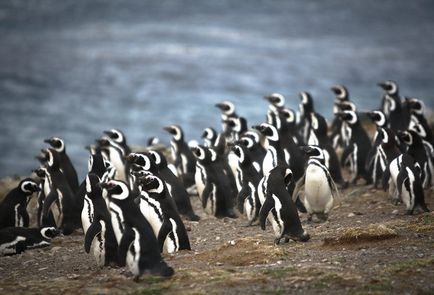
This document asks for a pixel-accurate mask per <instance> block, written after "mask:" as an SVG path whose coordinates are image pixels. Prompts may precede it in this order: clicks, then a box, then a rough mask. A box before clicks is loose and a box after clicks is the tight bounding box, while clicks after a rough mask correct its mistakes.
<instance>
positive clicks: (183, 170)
mask: <svg viewBox="0 0 434 295" xmlns="http://www.w3.org/2000/svg"><path fill="white" fill-rule="evenodd" d="M164 130H166V131H167V132H169V133H170V134H172V135H173V136H172V140H171V141H170V145H171V151H172V158H173V162H174V165H175V167H176V169H177V171H178V173H177V174H178V175H179V177H180V178H181V179H182V181H183V183H184V186H185V188H186V189H187V190H188V189H189V188H190V187H192V186H193V185H194V173H195V170H196V159H195V157H194V156H193V153H192V151H191V149H190V147H189V146H188V144H187V143H186V142H185V139H184V132H183V131H182V129H181V127H179V126H178V125H169V126H166V127H164Z"/></svg>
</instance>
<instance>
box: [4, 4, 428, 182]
mask: <svg viewBox="0 0 434 295" xmlns="http://www.w3.org/2000/svg"><path fill="white" fill-rule="evenodd" d="M433 8H434V2H432V1H428V0H427V1H421V0H420V1H392V0H387V1H374V0H368V1H357V0H351V1H337V0H332V1H265V0H264V1H260V0H254V1H207V2H205V1H186V0H183V1H174V0H173V1H142V0H137V1H80V0H79V1H57V0H40V1H27V0H20V1H2V2H0V120H1V121H0V147H1V151H0V176H5V175H12V174H18V175H22V174H28V173H29V171H30V170H31V169H32V168H34V167H36V166H37V162H36V161H35V160H34V159H33V157H34V156H35V155H36V154H37V153H38V151H39V149H40V148H41V147H43V146H44V144H43V142H42V140H43V139H44V138H47V137H50V136H53V135H57V136H61V137H63V138H64V139H65V140H66V143H67V150H68V153H69V154H70V156H71V157H72V159H73V162H74V163H75V165H76V166H77V168H78V171H79V175H80V176H81V177H83V176H84V173H85V167H86V161H87V151H85V150H84V149H83V147H84V146H85V145H87V144H89V143H92V142H93V141H94V139H95V138H97V137H98V136H100V134H101V131H102V130H104V129H107V128H120V129H122V130H123V131H124V132H125V133H126V135H127V137H128V140H129V143H131V144H144V143H145V140H146V139H147V138H148V137H150V136H153V135H156V136H159V137H161V138H162V139H163V141H165V142H168V140H169V136H168V135H167V134H165V133H164V131H163V130H162V127H163V126H164V125H167V124H170V123H177V124H180V125H181V126H182V127H183V128H184V129H185V133H186V136H187V138H188V139H193V138H196V139H198V138H199V136H200V134H201V131H202V129H203V128H205V127H207V126H214V127H219V126H220V124H219V115H218V113H217V111H216V109H215V108H214V107H213V104H214V103H216V102H218V101H220V100H223V99H229V100H232V101H233V102H234V103H235V104H236V106H237V112H238V113H239V114H241V115H243V116H245V117H246V118H247V119H248V120H249V122H250V123H251V124H253V123H258V122H261V121H262V120H263V118H264V114H265V112H266V103H265V101H264V100H263V99H262V96H263V95H264V94H267V93H271V92H281V93H283V94H284V95H285V96H286V98H287V105H288V106H290V107H293V108H296V107H297V103H298V97H297V93H298V92H300V91H302V90H308V91H310V92H311V93H312V94H313V96H314V98H315V104H316V109H317V110H318V111H320V112H322V113H324V114H325V115H326V116H327V117H328V118H330V115H331V104H332V101H333V95H332V93H331V91H330V90H329V88H330V86H331V85H333V84H336V83H343V84H345V85H347V86H348V88H349V89H350V92H351V96H352V97H353V99H354V100H355V101H356V102H357V104H358V105H359V107H360V108H361V109H372V108H376V107H377V106H378V105H379V97H380V95H381V91H380V89H379V88H378V87H376V85H375V84H376V83H377V82H378V81H381V80H384V79H394V80H396V81H398V82H399V85H400V89H401V93H402V94H403V95H409V96H415V97H419V98H422V99H424V100H425V102H426V104H427V105H428V106H429V107H431V108H433V107H434V83H433V78H434V64H433V57H434V42H433V40H434V17H433V13H432V12H433V11H434V9H433Z"/></svg>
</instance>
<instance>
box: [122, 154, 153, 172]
mask: <svg viewBox="0 0 434 295" xmlns="http://www.w3.org/2000/svg"><path fill="white" fill-rule="evenodd" d="M127 161H128V162H129V163H133V164H136V165H138V166H140V167H141V168H142V169H144V170H147V171H149V170H151V169H152V161H151V157H150V155H149V154H146V153H144V154H143V153H130V154H129V155H128V156H127Z"/></svg>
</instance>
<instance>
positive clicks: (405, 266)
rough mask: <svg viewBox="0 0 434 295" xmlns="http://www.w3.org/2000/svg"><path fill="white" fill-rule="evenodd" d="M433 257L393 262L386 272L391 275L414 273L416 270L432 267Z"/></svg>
mask: <svg viewBox="0 0 434 295" xmlns="http://www.w3.org/2000/svg"><path fill="white" fill-rule="evenodd" d="M433 266H434V257H429V258H421V259H410V260H406V261H400V262H395V263H393V264H392V265H390V266H389V267H388V268H387V269H386V270H387V271H388V272H391V273H407V272H416V271H418V269H421V268H426V267H433Z"/></svg>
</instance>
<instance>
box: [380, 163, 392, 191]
mask: <svg viewBox="0 0 434 295" xmlns="http://www.w3.org/2000/svg"><path fill="white" fill-rule="evenodd" d="M389 178H390V169H389V166H386V169H384V171H383V178H382V181H381V182H382V187H383V190H384V191H386V190H387V188H388V186H389Z"/></svg>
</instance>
